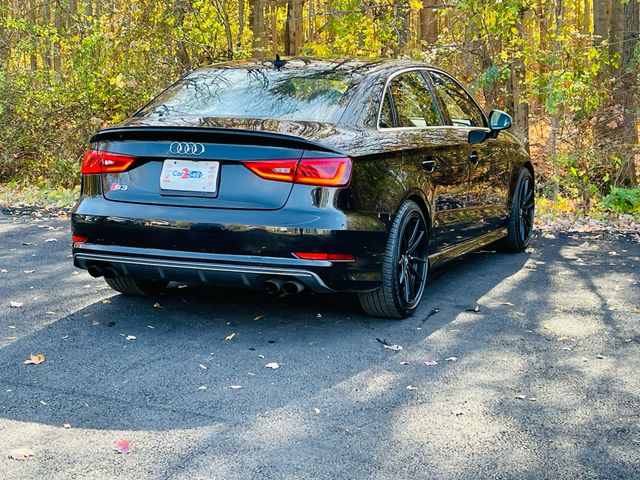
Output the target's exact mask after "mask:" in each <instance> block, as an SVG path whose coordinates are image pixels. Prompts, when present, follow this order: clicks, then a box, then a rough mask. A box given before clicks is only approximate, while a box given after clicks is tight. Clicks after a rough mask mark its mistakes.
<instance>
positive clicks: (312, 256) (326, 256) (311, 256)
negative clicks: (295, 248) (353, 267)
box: [293, 252, 355, 262]
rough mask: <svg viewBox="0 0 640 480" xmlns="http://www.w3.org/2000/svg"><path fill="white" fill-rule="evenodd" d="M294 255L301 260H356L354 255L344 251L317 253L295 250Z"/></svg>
mask: <svg viewBox="0 0 640 480" xmlns="http://www.w3.org/2000/svg"><path fill="white" fill-rule="evenodd" d="M293 255H294V256H296V257H298V258H299V259H301V260H330V261H333V262H355V259H354V258H353V255H347V254H344V253H316V252H294V254H293Z"/></svg>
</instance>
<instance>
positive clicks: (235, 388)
mask: <svg viewBox="0 0 640 480" xmlns="http://www.w3.org/2000/svg"><path fill="white" fill-rule="evenodd" d="M229 388H230V389H231V390H240V389H241V388H242V385H229Z"/></svg>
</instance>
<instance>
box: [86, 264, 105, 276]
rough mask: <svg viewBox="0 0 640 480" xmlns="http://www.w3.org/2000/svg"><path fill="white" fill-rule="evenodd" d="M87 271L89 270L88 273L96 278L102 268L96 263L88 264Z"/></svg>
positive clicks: (100, 274) (100, 273)
mask: <svg viewBox="0 0 640 480" xmlns="http://www.w3.org/2000/svg"><path fill="white" fill-rule="evenodd" d="M87 272H89V275H91V276H92V277H93V278H98V277H101V276H102V268H100V267H99V266H97V265H91V266H89V268H87Z"/></svg>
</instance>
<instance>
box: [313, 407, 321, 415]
mask: <svg viewBox="0 0 640 480" xmlns="http://www.w3.org/2000/svg"><path fill="white" fill-rule="evenodd" d="M313 411H314V412H316V413H317V414H318V415H320V409H319V408H318V407H314V408H313Z"/></svg>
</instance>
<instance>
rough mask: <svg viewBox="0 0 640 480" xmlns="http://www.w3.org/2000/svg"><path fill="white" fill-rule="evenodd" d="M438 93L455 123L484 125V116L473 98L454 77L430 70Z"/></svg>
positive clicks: (468, 125) (466, 125)
mask: <svg viewBox="0 0 640 480" xmlns="http://www.w3.org/2000/svg"><path fill="white" fill-rule="evenodd" d="M430 74H431V78H432V80H433V86H434V88H435V90H436V93H437V95H438V96H439V97H440V99H441V100H442V102H443V103H444V106H445V108H446V109H447V111H448V112H449V118H450V119H451V123H453V125H459V126H463V127H484V126H485V123H484V116H483V115H482V112H481V111H480V109H479V108H478V106H477V105H476V104H475V102H474V101H473V100H472V99H471V97H470V96H469V94H468V93H467V92H465V91H464V89H463V88H462V87H460V85H458V84H457V83H456V82H455V81H453V79H452V78H450V77H449V76H447V75H444V74H442V73H439V72H430Z"/></svg>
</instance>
